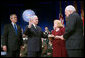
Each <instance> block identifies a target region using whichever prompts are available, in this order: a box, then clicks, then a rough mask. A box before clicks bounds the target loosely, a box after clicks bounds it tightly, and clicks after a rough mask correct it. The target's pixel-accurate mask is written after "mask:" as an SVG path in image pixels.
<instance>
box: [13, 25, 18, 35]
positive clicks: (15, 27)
mask: <svg viewBox="0 0 85 58" xmlns="http://www.w3.org/2000/svg"><path fill="white" fill-rule="evenodd" d="M14 29H15V32H16V35H17V26H16V24H14Z"/></svg>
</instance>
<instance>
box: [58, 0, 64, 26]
mask: <svg viewBox="0 0 85 58" xmlns="http://www.w3.org/2000/svg"><path fill="white" fill-rule="evenodd" d="M61 2H62V1H60V13H59V20H60V21H61V23H62V24H63V25H64V17H63V15H62V7H61Z"/></svg>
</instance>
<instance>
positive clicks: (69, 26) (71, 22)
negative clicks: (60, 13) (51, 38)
mask: <svg viewBox="0 0 85 58" xmlns="http://www.w3.org/2000/svg"><path fill="white" fill-rule="evenodd" d="M75 23H76V17H75V16H74V15H71V16H69V18H68V21H67V22H66V27H65V33H64V36H63V37H64V39H66V40H67V39H68V38H69V37H70V36H71V35H72V34H73V32H74V31H75Z"/></svg>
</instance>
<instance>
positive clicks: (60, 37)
mask: <svg viewBox="0 0 85 58" xmlns="http://www.w3.org/2000/svg"><path fill="white" fill-rule="evenodd" d="M55 38H58V39H61V40H64V38H63V36H55Z"/></svg>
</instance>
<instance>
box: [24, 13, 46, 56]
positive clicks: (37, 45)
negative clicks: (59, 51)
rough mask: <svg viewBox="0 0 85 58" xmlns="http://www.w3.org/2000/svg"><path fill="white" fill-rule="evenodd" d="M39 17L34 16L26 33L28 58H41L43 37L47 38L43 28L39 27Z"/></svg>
mask: <svg viewBox="0 0 85 58" xmlns="http://www.w3.org/2000/svg"><path fill="white" fill-rule="evenodd" d="M37 24H38V17H37V16H36V15H34V16H33V17H32V18H31V20H30V21H29V25H28V26H27V27H26V30H25V32H24V34H25V35H27V36H28V48H27V49H28V57H40V56H41V52H42V41H41V37H47V35H44V34H43V32H42V30H41V28H40V27H39V26H37Z"/></svg>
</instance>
